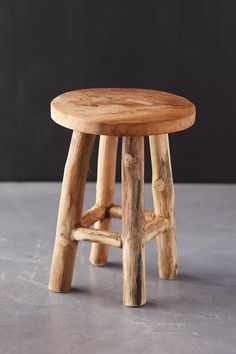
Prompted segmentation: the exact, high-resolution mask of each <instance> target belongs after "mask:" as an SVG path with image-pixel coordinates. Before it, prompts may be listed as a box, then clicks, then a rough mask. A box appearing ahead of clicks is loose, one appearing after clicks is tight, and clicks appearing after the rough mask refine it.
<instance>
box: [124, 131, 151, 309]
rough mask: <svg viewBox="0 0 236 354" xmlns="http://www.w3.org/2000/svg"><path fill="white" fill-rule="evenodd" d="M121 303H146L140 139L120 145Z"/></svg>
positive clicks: (142, 162) (128, 140)
mask: <svg viewBox="0 0 236 354" xmlns="http://www.w3.org/2000/svg"><path fill="white" fill-rule="evenodd" d="M122 216H123V218H122V240H123V301H124V304H125V305H127V306H141V305H143V304H145V302H146V285H145V253H144V246H145V239H144V138H143V137H125V138H123V144H122Z"/></svg>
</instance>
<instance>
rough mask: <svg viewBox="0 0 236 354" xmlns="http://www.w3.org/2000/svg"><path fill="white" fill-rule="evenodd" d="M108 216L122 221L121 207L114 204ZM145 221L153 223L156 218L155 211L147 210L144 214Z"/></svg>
mask: <svg viewBox="0 0 236 354" xmlns="http://www.w3.org/2000/svg"><path fill="white" fill-rule="evenodd" d="M108 215H109V217H110V218H115V219H122V208H121V206H120V205H115V204H113V205H112V206H111V207H110V209H109V210H108ZM144 216H145V221H152V220H153V219H154V218H155V214H154V212H153V211H150V210H146V211H145V212H144Z"/></svg>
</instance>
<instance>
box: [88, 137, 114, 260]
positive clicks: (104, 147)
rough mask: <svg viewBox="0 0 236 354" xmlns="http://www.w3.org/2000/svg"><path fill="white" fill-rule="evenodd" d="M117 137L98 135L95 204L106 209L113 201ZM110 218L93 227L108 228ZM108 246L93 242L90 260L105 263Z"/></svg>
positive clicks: (109, 226)
mask: <svg viewBox="0 0 236 354" xmlns="http://www.w3.org/2000/svg"><path fill="white" fill-rule="evenodd" d="M117 143H118V138H117V137H114V136H103V135H101V136H100V142H99V152H98V170H97V191H96V204H97V205H98V206H99V207H103V208H106V209H108V208H109V207H110V206H111V205H112V203H113V197H114V190H115V177H116V156H117ZM111 222H112V220H111V219H110V218H104V219H103V220H100V221H98V222H96V224H95V225H94V227H95V228H96V229H100V230H110V228H111ZM107 259H108V246H107V245H105V244H104V245H102V244H98V243H96V244H93V245H92V247H91V252H90V262H91V263H92V264H95V265H103V264H106V262H107Z"/></svg>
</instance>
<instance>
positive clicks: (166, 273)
mask: <svg viewBox="0 0 236 354" xmlns="http://www.w3.org/2000/svg"><path fill="white" fill-rule="evenodd" d="M149 141H150V150H151V161H152V192H153V202H154V210H155V214H156V216H160V215H162V216H165V217H167V218H168V219H169V222H170V227H169V229H168V230H167V231H166V232H164V233H163V234H162V235H159V236H158V238H157V243H158V266H159V276H160V278H162V279H175V278H176V275H177V270H178V266H177V250H176V229H175V200H174V186H173V179H172V170H171V160H170V150H169V139H168V135H167V134H164V135H158V136H150V137H149Z"/></svg>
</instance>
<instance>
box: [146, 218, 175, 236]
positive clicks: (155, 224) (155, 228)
mask: <svg viewBox="0 0 236 354" xmlns="http://www.w3.org/2000/svg"><path fill="white" fill-rule="evenodd" d="M168 227H169V220H168V219H167V218H164V217H163V216H159V217H156V218H155V219H154V220H152V221H150V222H148V223H146V224H145V241H146V242H149V241H151V240H152V239H153V238H155V237H157V236H158V235H159V234H160V233H164V232H165V231H166V230H167V229H168Z"/></svg>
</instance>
